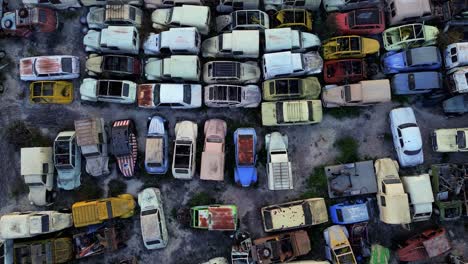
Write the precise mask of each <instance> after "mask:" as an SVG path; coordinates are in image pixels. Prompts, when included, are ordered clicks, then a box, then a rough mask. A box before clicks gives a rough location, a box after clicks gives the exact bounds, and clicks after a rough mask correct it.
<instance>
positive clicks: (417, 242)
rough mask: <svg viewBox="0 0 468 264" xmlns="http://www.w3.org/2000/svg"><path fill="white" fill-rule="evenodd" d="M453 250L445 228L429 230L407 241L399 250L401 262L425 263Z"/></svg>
mask: <svg viewBox="0 0 468 264" xmlns="http://www.w3.org/2000/svg"><path fill="white" fill-rule="evenodd" d="M451 248H452V246H451V245H450V241H449V240H448V235H447V232H446V231H445V228H443V227H439V228H434V229H428V230H425V231H423V232H422V233H420V234H418V235H416V236H413V237H411V238H409V239H408V240H406V241H405V242H404V243H403V244H402V245H401V246H400V248H399V249H398V250H397V254H398V258H399V259H400V261H411V262H412V261H423V260H427V259H429V258H433V257H437V256H439V255H442V254H443V253H445V252H447V251H449V250H450V249H451Z"/></svg>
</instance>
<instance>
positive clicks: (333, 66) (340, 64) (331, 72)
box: [323, 59, 367, 84]
mask: <svg viewBox="0 0 468 264" xmlns="http://www.w3.org/2000/svg"><path fill="white" fill-rule="evenodd" d="M323 77H324V80H325V82H326V83H330V84H340V83H344V82H347V83H355V82H359V81H362V80H364V79H366V78H367V68H366V63H365V62H364V60H362V59H343V60H330V61H326V62H325V64H324V66H323Z"/></svg>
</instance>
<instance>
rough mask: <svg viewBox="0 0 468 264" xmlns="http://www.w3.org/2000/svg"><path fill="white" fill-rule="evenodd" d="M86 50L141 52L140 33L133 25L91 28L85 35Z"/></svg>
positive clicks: (116, 52)
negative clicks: (99, 29)
mask: <svg viewBox="0 0 468 264" xmlns="http://www.w3.org/2000/svg"><path fill="white" fill-rule="evenodd" d="M83 45H84V46H85V51H86V52H92V53H113V54H134V55H137V54H138V53H139V52H140V33H139V31H138V29H137V28H136V27H133V26H108V27H107V28H103V29H102V30H101V31H98V30H90V31H88V32H87V33H86V35H85V36H84V37H83Z"/></svg>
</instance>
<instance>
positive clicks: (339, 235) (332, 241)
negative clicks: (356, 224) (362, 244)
mask: <svg viewBox="0 0 468 264" xmlns="http://www.w3.org/2000/svg"><path fill="white" fill-rule="evenodd" d="M323 236H324V238H325V243H326V246H325V255H326V257H327V259H328V260H330V261H331V262H332V263H335V264H340V263H346V264H357V261H356V258H355V257H354V253H353V249H352V248H351V244H350V243H349V240H348V237H349V233H348V230H347V229H346V227H344V226H340V225H333V226H330V227H328V228H327V229H325V230H324V231H323Z"/></svg>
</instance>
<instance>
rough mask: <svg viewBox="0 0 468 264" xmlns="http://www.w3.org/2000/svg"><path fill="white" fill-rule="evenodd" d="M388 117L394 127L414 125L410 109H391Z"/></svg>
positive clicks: (414, 118) (414, 120) (413, 117)
mask: <svg viewBox="0 0 468 264" xmlns="http://www.w3.org/2000/svg"><path fill="white" fill-rule="evenodd" d="M390 115H391V116H392V122H393V124H394V125H395V126H399V125H401V124H405V123H415V124H416V117H415V116H414V112H413V109H412V108H410V107H401V108H397V109H393V110H392V111H391V112H390Z"/></svg>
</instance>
